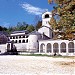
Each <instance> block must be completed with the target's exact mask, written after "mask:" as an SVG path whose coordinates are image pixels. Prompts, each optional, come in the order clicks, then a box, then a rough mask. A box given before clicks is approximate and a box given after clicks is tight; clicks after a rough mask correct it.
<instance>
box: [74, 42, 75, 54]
mask: <svg viewBox="0 0 75 75" xmlns="http://www.w3.org/2000/svg"><path fill="white" fill-rule="evenodd" d="M74 55H75V42H74Z"/></svg>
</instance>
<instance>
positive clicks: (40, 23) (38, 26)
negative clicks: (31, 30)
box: [35, 21, 42, 30]
mask: <svg viewBox="0 0 75 75" xmlns="http://www.w3.org/2000/svg"><path fill="white" fill-rule="evenodd" d="M41 26H42V21H38V23H37V24H36V26H35V28H36V30H38V29H39V28H40V27H41Z"/></svg>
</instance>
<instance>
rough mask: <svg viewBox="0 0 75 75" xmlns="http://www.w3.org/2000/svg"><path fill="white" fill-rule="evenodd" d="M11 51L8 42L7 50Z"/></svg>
mask: <svg viewBox="0 0 75 75" xmlns="http://www.w3.org/2000/svg"><path fill="white" fill-rule="evenodd" d="M9 51H10V44H9V43H8V44H7V52H9Z"/></svg>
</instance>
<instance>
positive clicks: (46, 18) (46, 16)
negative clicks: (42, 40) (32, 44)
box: [38, 12, 53, 38]
mask: <svg viewBox="0 0 75 75" xmlns="http://www.w3.org/2000/svg"><path fill="white" fill-rule="evenodd" d="M51 17H52V14H51V12H45V13H43V14H42V27H41V28H40V29H39V30H38V32H40V33H41V34H44V35H46V36H47V37H49V38H52V35H53V31H52V27H51V25H50V24H49V22H50V19H51Z"/></svg>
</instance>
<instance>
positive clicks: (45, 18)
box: [42, 12, 52, 28]
mask: <svg viewBox="0 0 75 75" xmlns="http://www.w3.org/2000/svg"><path fill="white" fill-rule="evenodd" d="M51 18H52V13H51V12H45V13H44V14H42V26H47V27H50V28H51V26H50V24H49V22H50V19H51Z"/></svg>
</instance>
